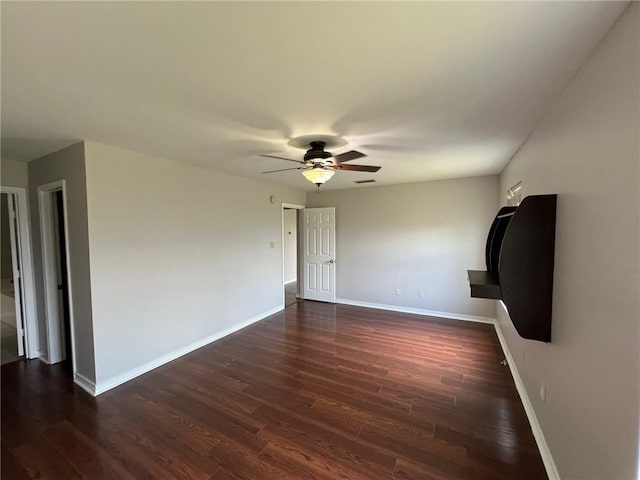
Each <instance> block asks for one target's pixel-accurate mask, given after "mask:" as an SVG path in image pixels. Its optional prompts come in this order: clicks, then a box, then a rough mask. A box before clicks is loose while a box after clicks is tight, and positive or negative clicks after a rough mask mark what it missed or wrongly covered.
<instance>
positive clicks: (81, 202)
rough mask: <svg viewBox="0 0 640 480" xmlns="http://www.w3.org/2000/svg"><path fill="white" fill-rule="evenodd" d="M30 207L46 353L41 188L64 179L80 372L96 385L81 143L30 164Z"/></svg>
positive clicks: (77, 358)
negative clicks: (39, 190) (39, 198)
mask: <svg viewBox="0 0 640 480" xmlns="http://www.w3.org/2000/svg"><path fill="white" fill-rule="evenodd" d="M28 165H29V205H30V210H31V233H32V241H33V260H34V270H35V280H36V302H37V311H38V319H39V332H40V350H41V351H42V352H46V351H47V348H46V340H47V339H46V331H47V329H46V326H45V324H44V321H45V315H44V293H43V292H44V290H43V288H44V287H43V273H42V272H43V270H42V243H41V236H40V211H39V202H38V191H37V189H38V187H39V186H41V185H45V184H47V183H51V182H55V181H57V180H62V179H64V180H65V181H66V189H67V204H66V208H67V215H68V216H67V224H68V229H69V232H68V233H69V236H68V238H67V241H68V247H69V252H70V258H69V263H70V272H69V273H70V278H69V281H70V286H71V290H72V299H71V301H72V306H73V315H74V318H73V321H74V334H75V357H76V369H77V372H78V373H79V374H81V375H83V376H84V377H86V378H87V379H89V380H91V381H93V380H94V378H95V366H94V350H93V330H92V318H91V287H90V277H89V243H88V238H87V192H86V186H85V159H84V144H83V143H77V144H75V145H72V146H70V147H67V148H65V149H62V150H60V151H58V152H55V153H52V154H50V155H47V156H45V157H42V158H40V159H38V160H34V161H32V162H30V163H29V164H28Z"/></svg>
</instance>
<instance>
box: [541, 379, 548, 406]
mask: <svg viewBox="0 0 640 480" xmlns="http://www.w3.org/2000/svg"><path fill="white" fill-rule="evenodd" d="M540 400H542V401H543V402H546V401H547V386H546V385H545V384H544V382H540Z"/></svg>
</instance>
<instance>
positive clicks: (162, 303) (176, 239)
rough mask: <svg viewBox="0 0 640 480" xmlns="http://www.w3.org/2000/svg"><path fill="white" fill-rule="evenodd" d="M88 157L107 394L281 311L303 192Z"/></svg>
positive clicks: (107, 152)
mask: <svg viewBox="0 0 640 480" xmlns="http://www.w3.org/2000/svg"><path fill="white" fill-rule="evenodd" d="M86 155H87V157H86V158H87V198H88V211H89V238H90V241H91V291H92V301H93V322H94V336H95V340H96V349H95V353H96V377H97V382H96V383H97V384H98V388H99V389H100V388H101V386H102V385H105V384H109V383H110V382H113V381H114V379H115V378H117V377H119V376H120V378H122V376H127V375H128V374H130V373H131V372H135V371H136V370H137V369H139V368H140V367H141V366H144V365H145V364H148V363H153V362H154V361H156V360H158V359H160V358H162V357H163V356H170V355H171V354H172V353H173V352H176V351H179V350H181V349H184V348H188V347H189V345H192V344H194V343H197V342H199V341H202V340H203V339H206V338H209V337H211V336H215V335H217V334H219V333H220V332H223V331H225V330H228V329H232V328H235V327H236V326H238V325H239V324H242V323H243V322H245V321H247V320H249V319H251V318H254V317H257V316H260V315H261V314H263V313H265V312H268V311H271V310H273V309H277V308H279V307H281V306H282V284H283V273H282V240H281V239H282V206H281V203H282V202H285V203H295V204H301V203H303V202H304V192H302V191H296V190H291V189H287V188H284V187H280V186H276V185H272V184H268V183H264V182H258V181H254V180H248V179H244V178H239V177H234V176H231V175H225V174H221V173H217V172H215V171H213V170H210V169H206V168H202V167H197V166H192V165H188V164H184V163H179V162H175V161H171V160H166V159H161V158H155V157H151V156H148V155H143V154H138V153H134V152H130V151H127V150H123V149H120V148H115V147H109V146H105V145H100V144H97V143H92V142H87V143H86ZM271 195H273V196H274V197H275V202H274V203H273V204H272V203H271V202H270V201H269V197H270V196H271ZM271 242H273V245H272V244H271Z"/></svg>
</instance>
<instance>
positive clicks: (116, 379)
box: [76, 304, 284, 396]
mask: <svg viewBox="0 0 640 480" xmlns="http://www.w3.org/2000/svg"><path fill="white" fill-rule="evenodd" d="M283 309H284V304H282V305H278V306H277V307H275V308H272V309H270V310H267V311H266V312H262V313H260V314H258V315H256V316H254V317H251V318H250V319H248V320H245V321H244V322H240V323H238V324H236V325H234V326H232V327H229V328H227V329H225V330H222V331H221V332H218V333H216V334H214V335H211V336H209V337H206V338H203V339H201V340H197V341H195V342H193V343H192V344H190V345H187V346H186V347H182V348H179V349H177V350H174V351H173V352H169V353H167V354H166V355H163V356H161V357H159V358H156V359H155V360H151V361H150V362H147V363H145V364H143V365H140V366H139V367H135V368H132V369H131V370H127V371H126V372H123V373H120V374H118V375H115V376H113V377H111V378H108V379H107V380H104V381H102V382H96V384H95V387H94V393H92V395H94V396H97V395H100V394H102V393H104V392H106V391H107V390H111V389H112V388H115V387H117V386H119V385H122V384H123V383H125V382H128V381H129V380H133V379H134V378H136V377H139V376H140V375H143V374H145V373H147V372H150V371H151V370H153V369H155V368H158V367H160V366H162V365H164V364H165V363H169V362H171V361H173V360H175V359H177V358H179V357H182V356H183V355H186V354H187V353H191V352H193V351H194V350H197V349H198V348H202V347H204V346H206V345H209V344H210V343H213V342H215V341H216V340H220V339H221V338H223V337H226V336H227V335H231V334H232V333H235V332H237V331H238V330H241V329H243V328H245V327H248V326H249V325H251V324H253V323H256V322H259V321H260V320H263V319H265V318H267V317H269V316H271V315H273V314H275V313H278V312H280V311H282V310H283ZM76 377H77V375H76ZM76 383H77V382H76ZM81 386H82V385H81ZM83 388H84V387H83Z"/></svg>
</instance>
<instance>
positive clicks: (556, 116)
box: [498, 4, 640, 479]
mask: <svg viewBox="0 0 640 480" xmlns="http://www.w3.org/2000/svg"><path fill="white" fill-rule="evenodd" d="M638 10H639V9H638V5H637V4H633V5H632V6H631V7H630V8H629V9H628V10H627V12H626V13H625V14H624V15H623V17H622V18H621V19H620V20H619V22H618V24H617V25H616V26H615V27H614V29H613V30H612V32H611V33H610V34H609V35H608V36H607V37H606V38H605V40H604V42H603V43H602V44H601V45H600V46H599V47H598V48H597V50H596V51H595V52H594V53H593V54H592V56H591V58H590V59H589V60H588V62H587V63H586V64H585V65H584V67H583V68H582V69H581V71H580V72H579V73H578V75H577V76H576V78H575V79H574V80H573V81H572V83H571V84H570V85H569V86H568V88H567V89H566V90H565V92H564V93H563V94H562V95H561V97H560V98H559V99H558V100H557V101H556V102H555V104H554V106H553V107H552V108H551V110H550V111H549V112H548V113H547V114H546V116H545V117H544V118H543V120H542V122H541V123H540V124H539V125H538V127H537V128H536V129H535V131H534V132H533V134H532V135H531V137H530V138H529V140H528V141H527V142H526V143H525V144H524V145H523V147H522V148H521V150H520V151H519V152H518V154H517V155H516V156H515V157H514V158H513V159H512V161H511V162H510V164H509V165H508V167H507V168H506V169H505V171H504V172H503V174H502V176H501V195H502V198H501V200H502V203H503V204H504V203H505V196H506V190H507V188H508V187H510V186H511V185H513V184H515V183H516V182H517V181H519V180H522V182H523V192H524V194H525V195H527V194H536V193H557V194H558V210H557V227H556V254H555V277H554V297H553V309H554V313H553V331H552V343H551V344H544V343H539V342H532V341H526V340H523V339H521V338H520V337H518V336H517V334H516V332H515V331H514V329H513V327H512V324H511V322H510V321H509V318H508V317H507V315H506V314H505V313H504V310H503V309H502V308H501V307H499V308H498V320H499V324H500V327H501V328H502V330H503V331H504V334H505V337H506V339H507V342H508V344H509V349H510V350H511V352H512V354H513V356H514V358H515V360H516V363H517V368H518V370H519V372H520V374H521V376H522V378H523V381H524V384H525V386H526V388H527V391H528V394H529V397H530V398H531V400H532V403H533V406H534V409H535V412H536V416H537V418H538V420H539V422H540V424H541V427H542V430H543V432H544V436H545V438H546V440H547V443H548V445H549V448H550V450H551V454H552V456H553V458H554V460H555V463H556V466H557V468H558V471H559V473H560V476H561V478H566V479H578V478H580V479H585V478H592V479H630V478H636V467H637V465H636V464H637V462H638V433H639V432H638V402H639V399H638V384H639V371H638V362H639V358H640V357H639V352H638V341H639V338H640V337H639V333H640V332H639V329H638V325H639V319H640V312H639V306H638V298H639V296H638V294H639V284H638V264H639V258H638V254H639V250H640V245H639V242H638V234H639V203H640V200H639V197H638V190H639V187H638V185H639V177H638V173H639V172H638V165H639V155H640V147H639V143H638V136H639V133H638V132H640V125H639V116H640V111H639V105H640V99H639V89H640V82H639V78H638V72H639V70H640V65H639V61H638V59H639V58H640V49H639V45H640V31H639V28H638V26H639V24H640V23H639V18H638ZM541 382H544V384H545V385H547V388H548V393H547V400H546V402H543V401H541V400H540V397H539V393H538V392H539V387H540V383H541Z"/></svg>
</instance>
